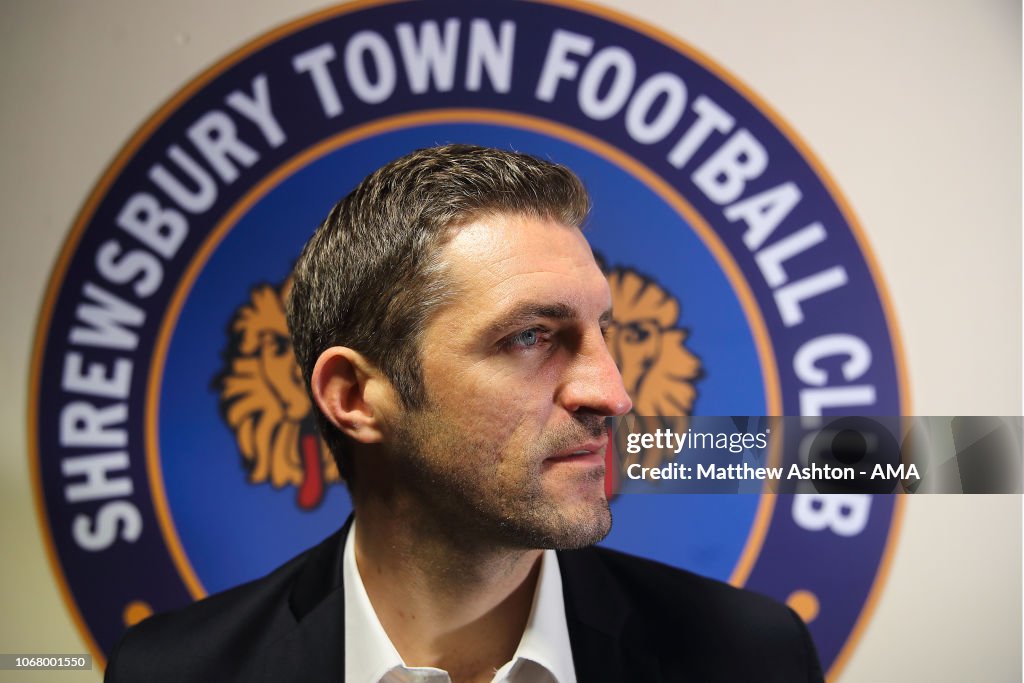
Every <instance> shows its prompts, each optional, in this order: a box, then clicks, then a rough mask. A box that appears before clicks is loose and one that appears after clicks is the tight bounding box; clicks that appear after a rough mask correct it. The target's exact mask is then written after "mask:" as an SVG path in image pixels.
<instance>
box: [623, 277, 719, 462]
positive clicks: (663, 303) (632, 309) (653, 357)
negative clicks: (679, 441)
mask: <svg viewBox="0 0 1024 683" xmlns="http://www.w3.org/2000/svg"><path fill="white" fill-rule="evenodd" d="M606 274H607V277H608V285H609V286H610V288H611V291H612V311H613V315H614V317H613V319H612V324H611V326H610V328H609V330H608V348H609V349H610V350H611V353H612V356H613V357H614V358H615V362H616V363H617V364H618V366H619V370H620V372H621V373H622V382H623V384H625V386H626V391H627V392H629V395H630V397H631V398H632V399H633V410H632V411H631V413H630V417H631V418H632V419H633V420H634V421H636V420H640V419H643V420H644V422H645V424H642V425H641V424H635V423H634V425H633V427H632V429H633V430H634V431H645V432H653V431H654V430H655V429H659V428H662V427H671V428H672V429H673V430H674V431H676V432H679V431H685V430H686V426H687V424H686V423H687V422H688V420H686V419H685V418H686V417H687V416H689V415H690V414H691V413H692V412H693V404H694V401H695V400H696V398H697V392H696V389H695V388H694V382H696V381H697V380H698V379H700V377H701V364H700V361H699V359H698V358H697V356H696V355H694V354H693V353H692V352H691V351H690V350H689V349H687V348H686V345H685V342H686V338H687V335H688V331H687V330H686V329H684V328H681V327H678V323H679V314H680V307H679V301H678V300H676V298H675V297H673V296H672V295H671V294H669V293H668V292H667V291H665V289H664V288H662V287H661V286H660V285H659V284H658V283H657V282H655V281H654V280H653V279H651V278H649V277H647V276H645V275H642V274H640V273H638V272H637V271H635V270H633V269H631V268H615V269H612V270H610V271H606ZM652 419H653V421H654V423H653V424H646V423H647V422H651V420H652ZM619 452H620V453H625V450H624V449H620V451H619ZM648 457H654V458H657V456H656V455H654V456H648ZM629 464H631V463H630V462H628V461H627V462H625V463H623V465H624V466H625V465H629ZM642 464H643V465H644V466H645V467H656V466H659V465H662V464H664V463H662V462H658V461H655V462H644V463H642Z"/></svg>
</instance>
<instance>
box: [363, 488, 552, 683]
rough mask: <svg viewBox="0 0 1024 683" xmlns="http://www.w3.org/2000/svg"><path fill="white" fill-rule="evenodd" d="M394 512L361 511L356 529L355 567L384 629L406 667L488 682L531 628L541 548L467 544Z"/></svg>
mask: <svg viewBox="0 0 1024 683" xmlns="http://www.w3.org/2000/svg"><path fill="white" fill-rule="evenodd" d="M360 507H363V506H360ZM393 513H394V510H393V509H392V510H389V511H384V510H379V509H378V510H373V509H371V510H361V511H360V512H359V513H358V514H357V519H358V524H357V525H356V527H355V528H356V537H355V555H356V564H357V566H358V568H359V574H360V577H361V578H362V581H363V585H364V586H365V588H366V593H367V596H368V597H369V599H370V603H371V604H372V605H373V608H374V611H375V612H376V614H377V618H378V619H379V621H380V623H381V625H382V626H383V627H384V631H385V632H386V633H387V635H388V637H389V638H390V639H391V642H392V643H393V644H394V646H395V649H396V650H398V653H399V655H401V657H402V660H403V661H404V662H405V663H406V665H408V666H432V667H436V668H439V669H444V670H445V671H448V672H449V674H450V675H451V677H452V680H453V681H456V682H458V681H476V680H483V681H490V680H491V678H492V676H493V674H494V671H495V670H496V669H497V668H499V667H501V666H502V665H503V664H505V662H507V661H509V660H510V659H511V658H512V655H513V654H514V653H515V650H516V647H517V645H518V644H519V640H520V638H521V637H522V634H523V631H524V630H525V628H526V622H527V619H528V618H529V615H530V608H531V605H532V602H533V595H534V591H535V588H536V585H537V577H538V574H539V569H540V561H539V560H540V557H541V552H542V551H540V550H510V549H507V548H496V547H493V546H487V545H486V544H484V543H473V542H467V540H466V538H465V537H462V536H460V535H459V534H458V533H452V530H451V529H444V528H441V527H440V526H438V527H437V528H432V526H433V525H432V523H431V521H429V520H426V519H423V518H422V517H421V518H419V519H418V520H416V521H412V520H410V519H408V518H406V516H405V515H396V514H393Z"/></svg>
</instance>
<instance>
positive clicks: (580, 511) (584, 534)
mask: <svg viewBox="0 0 1024 683" xmlns="http://www.w3.org/2000/svg"><path fill="white" fill-rule="evenodd" d="M552 521H554V522H555V523H551V522H552ZM611 528H612V513H611V509H610V508H609V507H608V501H607V500H606V499H605V498H604V495H603V493H602V495H601V498H600V500H599V501H595V502H593V503H590V504H588V505H585V506H582V507H581V508H577V509H575V510H572V511H571V512H568V513H566V512H564V508H563V513H562V514H558V515H552V516H551V517H550V518H549V520H548V524H545V525H544V529H543V530H538V531H540V534H538V536H539V538H536V539H535V540H536V541H539V542H538V543H537V544H536V545H534V546H533V547H536V548H552V549H554V550H579V549H580V548H586V547H587V546H591V545H594V544H595V543H598V542H599V541H601V540H603V539H604V538H605V537H606V536H607V535H608V533H609V532H610V531H611Z"/></svg>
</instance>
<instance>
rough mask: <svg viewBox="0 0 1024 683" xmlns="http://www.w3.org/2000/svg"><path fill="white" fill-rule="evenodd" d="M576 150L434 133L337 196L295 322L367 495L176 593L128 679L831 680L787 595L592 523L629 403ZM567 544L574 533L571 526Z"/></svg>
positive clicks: (601, 514) (358, 487)
mask: <svg viewBox="0 0 1024 683" xmlns="http://www.w3.org/2000/svg"><path fill="white" fill-rule="evenodd" d="M588 208H589V202H588V199H587V195H586V192H585V191H584V189H583V187H582V185H581V184H580V182H579V180H578V179H577V178H576V177H575V176H574V175H573V174H572V173H571V172H570V171H568V170H567V169H565V168H563V167H561V166H558V165H555V164H551V163H547V162H544V161H541V160H538V159H535V158H532V157H529V156H525V155H520V154H513V153H509V152H502V151H499V150H493V149H484V148H479V147H471V146H466V145H451V146H447V147H439V148H434V149H426V150H421V151H418V152H415V153H413V154H410V155H408V156H406V157H403V158H401V159H398V160H397V161H394V162H392V163H390V164H388V165H387V166H385V167H383V168H381V169H380V170H378V171H376V172H375V173H373V174H372V175H370V176H369V177H368V178H366V179H365V180H364V181H363V182H362V183H361V184H360V185H359V186H358V187H357V188H356V189H355V190H354V191H353V192H352V193H351V194H350V195H349V196H348V197H346V198H345V199H343V200H342V201H341V202H339V203H338V204H337V205H336V206H335V207H334V209H333V210H332V211H331V213H330V215H329V216H328V217H327V219H326V220H325V221H324V223H323V224H322V225H321V226H320V228H319V229H318V230H317V232H316V234H315V235H314V236H313V238H312V239H311V240H310V242H309V243H308V244H307V245H306V248H305V249H304V250H303V253H302V255H301V257H300V258H299V261H298V263H297V265H296V268H295V273H294V276H293V284H292V288H291V293H290V297H289V310H288V322H289V326H290V329H291V333H292V337H293V343H294V347H295V352H296V356H297V359H298V362H299V366H300V368H301V370H302V373H303V376H304V378H305V381H306V384H307V386H308V388H309V392H310V396H311V398H312V400H313V403H314V405H315V406H316V410H317V417H318V420H319V424H320V428H321V431H322V433H323V435H324V439H325V440H326V442H327V444H328V445H329V447H330V448H331V451H332V453H333V454H334V456H335V458H336V460H337V462H338V466H339V469H340V471H341V473H342V475H343V476H344V477H345V479H346V481H347V483H348V486H349V489H350V492H351V495H352V502H353V509H354V515H353V518H352V519H350V520H349V522H348V523H347V524H346V525H345V526H344V527H343V528H342V530H341V531H340V532H339V533H338V534H335V536H333V537H331V538H329V539H328V540H327V541H325V542H324V543H322V544H321V545H320V546H318V547H316V548H314V549H312V550H310V551H308V552H306V553H304V554H303V555H301V556H299V557H298V558H296V559H294V560H292V561H291V562H289V563H288V564H286V565H285V566H283V567H282V568H280V569H278V570H277V571H275V572H274V573H272V574H270V575H269V576H267V577H265V578H263V579H260V580H258V581H255V582H253V583H250V584H246V585H244V586H241V587H239V588H236V589H234V590H231V591H228V592H226V593H224V594H221V595H218V596H213V597H211V598H209V599H207V600H203V601H201V602H199V603H196V604H194V605H192V606H190V607H188V608H186V609H185V610H182V611H181V612H179V613H175V614H170V615H164V616H159V617H153V618H151V619H149V620H147V621H145V622H143V623H142V624H140V625H139V626H137V627H136V628H135V629H133V630H132V631H130V632H129V633H128V635H127V636H126V637H125V638H124V640H123V641H122V643H121V644H120V645H119V646H118V648H117V649H116V650H115V652H114V653H113V654H112V656H111V659H110V664H109V667H108V670H107V679H108V680H110V681H129V680H145V681H164V680H166V681H185V680H187V681H207V680H209V681H228V680H239V681H257V680H274V681H342V680H344V681H347V682H348V683H378V682H379V681H431V682H440V681H448V680H451V681H455V682H457V683H458V682H462V681H474V682H475V681H491V680H495V681H515V682H522V681H530V682H534V681H557V682H558V683H567V682H572V681H581V682H584V681H711V680H726V681H768V680H772V681H814V680H821V679H822V677H821V671H820V667H819V666H818V662H817V658H816V654H815V652H814V648H813V645H812V643H811V641H810V638H809V636H808V633H807V630H806V628H805V626H804V625H803V623H802V622H801V621H800V619H799V618H798V617H797V616H796V615H795V614H794V613H793V612H792V611H791V610H788V609H787V608H785V607H783V606H781V605H778V604H776V603H774V602H772V601H770V600H768V599H766V598H762V597H760V596H757V595H754V594H752V593H747V592H744V591H739V590H736V589H734V588H731V587H729V586H726V585H724V584H721V583H718V582H715V581H711V580H708V579H704V578H700V577H697V576H695V575H692V574H689V573H686V572H682V571H679V570H676V569H672V568H669V567H666V566H663V565H659V564H657V563H653V562H649V561H646V560H641V559H638V558H632V557H628V556H625V555H622V554H619V553H614V552H611V551H607V550H602V549H596V548H593V547H591V546H592V545H593V544H594V543H596V542H597V541H600V540H601V539H602V538H604V536H605V535H606V534H607V533H608V531H609V529H610V526H611V516H610V513H609V509H608V502H607V500H606V498H605V493H604V461H605V451H606V449H607V447H608V438H607V433H606V428H605V420H606V418H609V417H611V416H616V415H621V414H623V413H625V412H627V411H628V410H629V409H630V407H631V403H630V399H629V397H628V396H627V394H626V392H625V389H624V388H623V385H622V379H621V377H620V375H619V372H618V369H617V368H616V367H615V364H614V362H613V360H612V357H611V355H610V354H609V352H608V349H607V346H606V345H605V340H604V334H605V331H606V330H607V327H608V325H609V324H610V322H611V311H610V305H611V295H610V292H609V289H608V285H607V282H606V280H605V278H604V276H603V274H602V273H601V271H600V269H599V268H598V266H597V264H596V263H595V261H594V258H593V255H592V254H591V251H590V249H589V247H588V245H587V242H586V240H585V239H584V237H583V235H582V234H581V232H580V229H579V227H578V226H580V224H581V223H582V221H583V218H584V217H585V215H586V213H587V211H588ZM555 549H557V551H558V552H556V550H555Z"/></svg>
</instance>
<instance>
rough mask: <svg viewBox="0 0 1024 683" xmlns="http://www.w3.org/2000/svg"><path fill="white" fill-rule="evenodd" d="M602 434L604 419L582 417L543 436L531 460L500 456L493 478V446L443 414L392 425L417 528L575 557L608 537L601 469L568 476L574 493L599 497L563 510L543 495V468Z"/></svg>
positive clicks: (425, 411)
mask: <svg viewBox="0 0 1024 683" xmlns="http://www.w3.org/2000/svg"><path fill="white" fill-rule="evenodd" d="M604 433H605V426H604V420H603V419H602V418H600V417H599V416H596V415H583V416H581V417H579V418H578V419H576V420H575V421H574V422H573V423H571V424H570V425H568V426H567V427H566V428H565V429H561V430H559V431H558V432H554V433H550V434H545V435H543V436H542V437H541V438H540V439H538V440H537V441H536V443H535V444H533V445H532V446H531V447H530V452H528V453H522V454H514V453H503V454H502V457H501V459H500V465H499V467H498V468H497V469H496V470H495V469H492V466H493V459H494V458H495V452H494V451H495V446H494V444H493V443H490V442H488V441H487V440H486V439H485V438H484V437H483V436H482V435H479V434H465V433H463V432H462V431H461V430H459V429H458V428H457V427H455V426H454V425H452V424H451V423H450V421H448V420H447V419H446V418H445V416H444V415H443V413H442V411H441V410H439V409H437V408H435V407H433V406H427V407H425V408H422V409H419V410H416V411H413V412H410V413H407V414H406V416H405V417H404V418H403V420H402V422H401V423H400V424H398V425H396V428H395V437H396V439H397V447H396V450H397V453H396V461H397V462H396V469H397V470H398V471H397V474H398V476H399V477H400V478H401V479H402V484H403V486H407V487H408V488H409V490H410V491H412V492H413V495H415V496H416V497H417V498H418V499H419V500H420V501H421V502H422V508H423V510H422V512H423V515H424V518H423V519H420V520H418V521H419V522H420V523H432V524H433V525H438V526H442V527H444V529H445V530H446V531H448V532H450V533H451V534H452V536H453V537H454V536H456V535H458V539H459V541H460V542H463V543H472V544H476V545H480V544H483V545H491V546H493V547H496V548H505V549H513V550H527V549H536V548H553V549H556V550H573V549H577V548H583V547H586V546H589V545H593V544H594V543H597V542H598V541H600V540H601V539H603V538H604V537H605V536H607V535H608V532H609V531H610V530H611V522H612V520H611V510H610V508H609V506H608V500H607V498H606V497H605V495H604V468H600V469H592V470H588V471H586V472H579V473H576V472H573V473H572V474H571V476H575V477H578V478H579V480H578V481H576V482H573V483H574V485H575V486H577V487H578V488H580V489H586V490H593V491H595V492H599V493H596V494H595V495H594V496H592V497H583V496H579V497H577V498H576V499H575V500H573V501H571V502H569V503H566V502H562V501H559V500H557V499H555V498H554V497H553V496H552V495H550V494H549V493H547V492H545V490H544V486H543V481H542V475H543V467H544V465H543V460H544V458H545V457H547V456H550V455H552V454H554V453H558V452H561V451H562V450H564V449H565V448H568V447H571V446H572V445H574V444H578V443H581V442H583V441H586V440H589V439H593V438H599V437H600V436H602V435H603V434H604ZM609 447H610V444H609ZM428 520H429V522H428Z"/></svg>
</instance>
